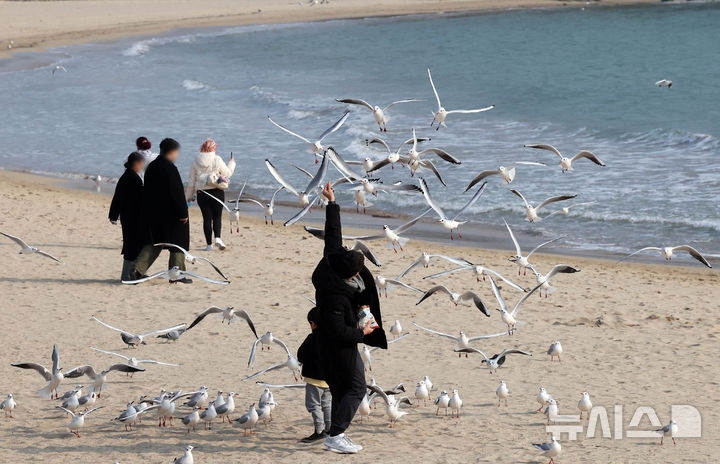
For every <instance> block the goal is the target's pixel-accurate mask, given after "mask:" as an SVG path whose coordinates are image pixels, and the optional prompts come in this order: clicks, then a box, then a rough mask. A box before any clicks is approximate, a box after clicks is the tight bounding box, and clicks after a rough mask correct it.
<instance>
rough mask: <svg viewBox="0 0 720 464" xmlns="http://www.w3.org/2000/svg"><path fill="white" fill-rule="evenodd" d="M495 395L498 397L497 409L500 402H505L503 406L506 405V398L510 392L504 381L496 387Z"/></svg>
mask: <svg viewBox="0 0 720 464" xmlns="http://www.w3.org/2000/svg"><path fill="white" fill-rule="evenodd" d="M495 395H496V396H497V397H498V404H497V405H498V407H500V402H501V401H502V400H505V406H507V405H508V402H507V399H508V396H510V390H509V389H508V386H507V384H506V383H505V381H504V380H501V381H500V385H498V387H497V390H495Z"/></svg>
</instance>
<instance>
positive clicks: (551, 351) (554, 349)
mask: <svg viewBox="0 0 720 464" xmlns="http://www.w3.org/2000/svg"><path fill="white" fill-rule="evenodd" d="M562 352H563V348H562V345H561V344H560V340H555V341H554V342H552V343H551V344H550V348H548V350H547V354H548V355H549V356H550V362H552V360H553V359H555V358H556V357H557V358H558V362H560V355H561V354H562Z"/></svg>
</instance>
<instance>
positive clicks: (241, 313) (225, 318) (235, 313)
mask: <svg viewBox="0 0 720 464" xmlns="http://www.w3.org/2000/svg"><path fill="white" fill-rule="evenodd" d="M210 314H220V315H221V320H220V323H221V324H224V323H225V322H227V323H228V325H230V323H231V322H235V321H239V320H240V319H244V320H245V322H247V325H248V327H250V330H252V333H253V335H255V338H258V335H257V331H256V330H255V324H253V321H252V319H250V314H248V312H247V311H245V310H244V309H235V308H233V307H232V306H228V307H227V308H225V309H222V308H219V307H217V306H210V307H209V308H208V309H206V310H205V311H203V312H201V313H200V314H198V315H197V317H196V318H195V320H194V321H192V324H190V326H189V327H188V328H187V329H185V330H190V329H192V328H193V327H195V326H196V325H198V324H199V323H200V322H201V321H202V320H203V319H205V317H206V316H208V315H210Z"/></svg>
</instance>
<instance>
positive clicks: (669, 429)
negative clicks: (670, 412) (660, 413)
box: [655, 419, 678, 446]
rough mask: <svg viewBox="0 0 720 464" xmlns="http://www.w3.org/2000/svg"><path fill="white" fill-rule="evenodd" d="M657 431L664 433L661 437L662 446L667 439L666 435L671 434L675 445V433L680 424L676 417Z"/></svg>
mask: <svg viewBox="0 0 720 464" xmlns="http://www.w3.org/2000/svg"><path fill="white" fill-rule="evenodd" d="M655 431H656V432H660V434H662V438H660V446H662V444H663V442H664V441H665V435H670V438H672V442H673V445H675V444H676V443H675V435H677V433H678V425H677V422H675V419H672V420H671V421H670V423H669V424H668V425H666V426H664V427H661V428H659V429H657V430H655Z"/></svg>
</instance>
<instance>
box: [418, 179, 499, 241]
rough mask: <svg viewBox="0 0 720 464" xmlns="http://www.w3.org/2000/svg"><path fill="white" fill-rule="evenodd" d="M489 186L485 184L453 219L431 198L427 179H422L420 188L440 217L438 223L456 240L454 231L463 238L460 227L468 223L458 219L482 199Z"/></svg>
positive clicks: (429, 204)
mask: <svg viewBox="0 0 720 464" xmlns="http://www.w3.org/2000/svg"><path fill="white" fill-rule="evenodd" d="M486 185H487V182H485V183H483V184H482V185H481V186H480V188H479V189H478V191H477V192H475V194H474V195H473V196H472V198H470V200H469V201H468V202H467V203H466V204H465V206H463V207H462V208H460V211H458V213H457V214H456V215H455V216H454V217H453V218H452V219H450V218H448V217H447V215H446V214H445V212H444V211H443V210H442V208H440V206H439V205H438V204H437V203H436V202H435V200H433V199H432V197H430V191H429V190H428V186H427V183H426V182H425V179H422V178H421V179H420V188H421V189H422V192H423V196H424V197H425V201H426V202H427V204H428V206H430V208H432V209H433V210H435V212H436V213H437V215H438V216H439V219H438V221H437V222H438V223H440V224H441V225H442V226H443V227H444V228H445V229H448V230H449V231H450V240H454V238H453V230H455V231H457V235H458V237H459V238H462V235H461V234H460V231H459V230H458V229H459V227H460V226H461V225H463V224H465V223H466V222H467V221H458V218H459V217H460V216H462V214H463V213H464V212H465V211H466V210H467V209H468V208H470V207H471V206H472V205H474V204H475V202H476V201H477V200H478V199H479V198H480V195H482V194H483V191H484V190H485V186H486Z"/></svg>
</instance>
